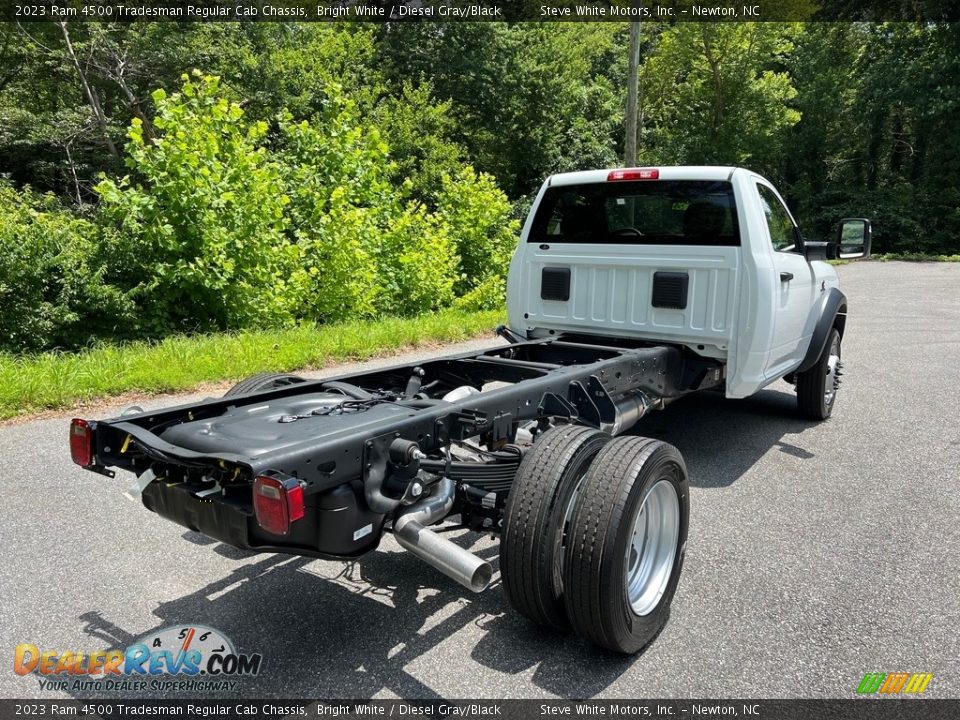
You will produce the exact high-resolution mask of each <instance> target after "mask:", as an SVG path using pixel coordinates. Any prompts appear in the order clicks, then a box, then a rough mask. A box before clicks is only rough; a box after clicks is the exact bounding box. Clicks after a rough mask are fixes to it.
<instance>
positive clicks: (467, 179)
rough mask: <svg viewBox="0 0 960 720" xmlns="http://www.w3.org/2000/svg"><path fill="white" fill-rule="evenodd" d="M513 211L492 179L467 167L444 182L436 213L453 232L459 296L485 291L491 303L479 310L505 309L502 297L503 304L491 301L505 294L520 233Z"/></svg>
mask: <svg viewBox="0 0 960 720" xmlns="http://www.w3.org/2000/svg"><path fill="white" fill-rule="evenodd" d="M511 210H512V208H511V206H510V201H509V200H508V199H507V196H506V195H504V194H503V192H502V191H501V190H500V188H498V187H497V184H496V182H495V181H494V179H493V178H492V177H491V176H490V175H487V174H485V173H479V174H478V173H477V172H475V171H474V169H473V168H472V167H465V168H463V169H462V170H461V171H460V172H459V173H458V174H457V175H454V176H449V175H447V176H444V178H443V186H442V190H441V192H440V195H439V197H438V198H437V214H438V215H439V216H440V218H441V219H442V221H443V223H444V224H445V225H446V226H447V227H448V228H449V233H450V236H451V237H452V238H453V240H454V243H455V245H456V251H457V253H458V255H459V256H460V272H459V277H458V279H457V282H456V284H455V286H454V291H455V293H456V294H457V295H458V296H460V295H466V294H471V293H473V292H474V291H475V290H478V289H480V288H483V291H482V292H481V293H480V296H485V297H486V298H487V299H486V300H484V301H483V303H482V304H481V305H479V306H477V307H478V308H480V307H482V308H486V309H492V308H494V307H500V306H501V305H502V302H503V300H502V297H501V298H500V301H499V304H495V305H490V304H489V301H491V300H492V296H493V295H495V294H497V293H499V292H500V291H501V289H502V286H503V282H504V281H505V280H506V277H507V270H508V268H509V264H510V256H511V254H512V253H513V250H514V247H515V246H516V242H517V235H518V234H519V232H520V223H519V222H518V221H516V220H514V219H511ZM478 297H479V296H478Z"/></svg>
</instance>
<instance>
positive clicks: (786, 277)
mask: <svg viewBox="0 0 960 720" xmlns="http://www.w3.org/2000/svg"><path fill="white" fill-rule="evenodd" d="M791 280H793V273H792V272H782V273H780V282H790V281H791Z"/></svg>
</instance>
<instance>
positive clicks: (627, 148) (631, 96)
mask: <svg viewBox="0 0 960 720" xmlns="http://www.w3.org/2000/svg"><path fill="white" fill-rule="evenodd" d="M639 69H640V23H639V22H632V23H630V58H629V63H628V65H627V117H626V136H625V139H624V144H623V164H624V166H625V167H634V166H635V165H636V164H637V117H638V116H639V112H638V108H637V96H638V89H639V74H640V73H639Z"/></svg>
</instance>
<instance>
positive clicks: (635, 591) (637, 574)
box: [624, 480, 680, 616]
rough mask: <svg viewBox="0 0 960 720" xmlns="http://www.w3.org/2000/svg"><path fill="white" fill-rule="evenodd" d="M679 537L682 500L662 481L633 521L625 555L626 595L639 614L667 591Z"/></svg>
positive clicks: (644, 500) (655, 605)
mask: <svg viewBox="0 0 960 720" xmlns="http://www.w3.org/2000/svg"><path fill="white" fill-rule="evenodd" d="M679 537H680V501H679V499H678V498H677V491H676V489H675V488H674V486H673V483H671V482H670V481H669V480H660V481H659V482H657V483H656V484H655V485H654V486H653V487H652V488H650V490H649V492H647V496H646V497H645V498H644V499H643V502H642V503H641V505H640V510H639V511H638V512H637V514H636V516H635V518H634V521H633V532H632V534H631V537H630V544H629V545H628V546H627V553H626V558H625V564H626V573H624V578H625V579H624V584H625V585H626V591H627V598H628V600H629V601H630V607H631V608H632V609H633V612H634V613H636V614H637V615H641V616H642V615H648V614H649V613H651V612H652V611H653V610H654V608H656V607H657V605H659V604H660V599H661V598H662V597H663V594H664V592H666V590H667V584H668V583H669V582H670V575H671V574H672V573H673V564H674V560H675V559H676V557H677V540H678V538H679Z"/></svg>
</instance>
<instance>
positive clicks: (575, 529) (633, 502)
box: [563, 437, 690, 654]
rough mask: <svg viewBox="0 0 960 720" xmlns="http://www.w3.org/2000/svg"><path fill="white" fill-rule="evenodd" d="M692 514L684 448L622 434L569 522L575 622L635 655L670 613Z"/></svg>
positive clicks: (568, 596)
mask: <svg viewBox="0 0 960 720" xmlns="http://www.w3.org/2000/svg"><path fill="white" fill-rule="evenodd" d="M689 516H690V498H689V487H688V483H687V469H686V465H685V464H684V462H683V458H682V457H681V455H680V452H679V451H678V450H677V449H676V448H675V447H673V446H672V445H668V444H667V443H665V442H661V441H659V440H651V439H649V438H641V437H628V438H617V439H615V440H613V441H612V442H610V444H609V445H607V446H606V447H605V448H604V449H603V450H602V451H601V452H600V453H599V454H598V455H597V457H596V458H595V459H594V461H593V464H592V465H591V466H590V470H589V471H588V472H587V475H586V478H585V479H584V485H583V489H582V491H581V494H580V498H579V500H578V502H577V506H576V509H575V510H574V513H573V518H572V520H571V523H570V530H569V538H570V539H569V541H568V544H567V549H566V554H565V557H566V564H565V567H564V588H565V592H564V596H563V598H564V604H565V606H566V610H567V616H568V617H569V619H570V623H571V625H573V628H574V630H576V631H577V632H578V633H579V634H580V635H582V636H583V637H585V638H587V639H588V640H590V641H592V642H594V643H595V644H597V645H600V646H601V647H604V648H607V649H609V650H613V651H615V652H619V653H624V654H632V653H636V652H638V651H640V650H642V649H643V648H644V647H646V646H647V645H648V644H649V643H650V642H652V641H653V640H654V639H655V638H656V637H657V635H658V634H659V633H660V631H661V630H662V629H663V627H664V625H665V624H666V622H667V620H668V618H669V617H670V603H671V602H672V601H673V596H674V593H675V592H676V589H677V583H678V582H679V580H680V572H681V570H682V568H683V557H684V551H685V549H686V542H687V525H688V522H689Z"/></svg>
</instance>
